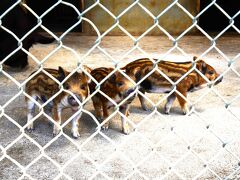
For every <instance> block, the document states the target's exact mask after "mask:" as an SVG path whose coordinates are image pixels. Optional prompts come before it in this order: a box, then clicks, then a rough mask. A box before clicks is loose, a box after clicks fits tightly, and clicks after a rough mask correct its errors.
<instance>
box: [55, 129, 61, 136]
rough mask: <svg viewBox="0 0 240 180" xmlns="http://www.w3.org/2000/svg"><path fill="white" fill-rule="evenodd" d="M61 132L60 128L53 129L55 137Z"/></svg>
mask: <svg viewBox="0 0 240 180" xmlns="http://www.w3.org/2000/svg"><path fill="white" fill-rule="evenodd" d="M59 133H60V130H58V129H55V128H54V129H53V137H55V136H56V135H58V134H59Z"/></svg>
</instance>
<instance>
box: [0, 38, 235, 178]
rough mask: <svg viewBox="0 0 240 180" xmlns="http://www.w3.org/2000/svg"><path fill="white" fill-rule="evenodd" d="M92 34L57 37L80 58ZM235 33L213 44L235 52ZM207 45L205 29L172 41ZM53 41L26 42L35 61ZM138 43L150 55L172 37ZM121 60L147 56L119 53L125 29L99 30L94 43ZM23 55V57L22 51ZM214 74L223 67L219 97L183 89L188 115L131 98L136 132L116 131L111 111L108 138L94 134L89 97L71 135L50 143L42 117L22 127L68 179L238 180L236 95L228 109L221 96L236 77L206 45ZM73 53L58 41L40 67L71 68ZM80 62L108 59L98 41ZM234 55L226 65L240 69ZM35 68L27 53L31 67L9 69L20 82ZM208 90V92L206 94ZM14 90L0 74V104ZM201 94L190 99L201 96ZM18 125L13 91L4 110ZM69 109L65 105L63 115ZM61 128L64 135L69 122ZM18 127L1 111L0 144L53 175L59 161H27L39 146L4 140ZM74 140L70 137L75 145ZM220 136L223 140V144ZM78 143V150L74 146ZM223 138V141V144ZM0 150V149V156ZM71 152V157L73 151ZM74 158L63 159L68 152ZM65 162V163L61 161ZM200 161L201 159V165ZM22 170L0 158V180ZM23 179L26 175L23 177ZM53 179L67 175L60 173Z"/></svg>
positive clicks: (197, 48) (19, 107)
mask: <svg viewBox="0 0 240 180" xmlns="http://www.w3.org/2000/svg"><path fill="white" fill-rule="evenodd" d="M95 40H96V37H95V36H79V35H77V34H69V35H67V36H66V37H65V38H64V41H63V43H64V45H65V46H68V47H71V48H73V49H74V50H75V51H76V52H77V54H78V55H80V57H83V55H84V54H86V53H87V51H88V50H89V48H90V47H92V46H93V45H94V42H95ZM239 44H240V37H239V35H223V36H222V37H220V38H219V40H218V41H217V47H218V48H219V49H220V50H221V51H222V52H223V53H224V54H225V55H226V56H227V57H228V58H230V59H232V58H234V57H235V56H237V55H239V52H240V47H239ZM210 45H211V43H210V41H209V40H208V39H207V38H206V37H204V36H186V37H183V38H182V39H181V40H180V41H179V47H180V48H182V49H183V50H184V51H185V52H186V53H188V54H189V55H190V56H192V55H200V54H202V53H203V52H205V51H206V50H207V49H208V48H209V46H210ZM57 46H58V45H57V44H55V43H53V44H49V45H40V44H38V45H34V46H33V48H31V49H30V53H32V54H33V55H34V56H35V57H36V58H37V59H38V60H40V61H41V60H42V59H43V58H44V57H45V56H46V55H47V54H48V53H49V52H51V51H53V50H54V49H55V48H56V47H57ZM139 46H140V47H141V48H142V49H143V50H144V51H145V52H146V53H148V54H149V55H150V56H151V57H155V58H158V57H161V56H162V55H163V54H164V53H166V52H167V51H168V50H169V49H170V48H171V47H172V43H171V41H169V40H168V39H167V38H166V37H164V36H146V37H144V38H143V39H142V40H141V41H140V42H139ZM100 47H101V48H103V49H105V50H106V52H107V53H109V54H110V55H111V56H112V57H113V58H114V59H115V60H117V61H120V66H122V65H124V64H126V63H127V62H129V61H132V60H135V59H137V58H141V57H146V55H145V54H143V53H142V52H140V51H139V50H134V51H132V52H131V53H129V54H128V55H126V56H124V55H125V54H126V53H127V52H128V51H129V50H130V49H131V48H132V47H133V42H132V41H131V39H130V38H128V37H125V36H115V37H111V36H108V37H105V38H104V39H103V40H102V42H101V43H100ZM29 59H30V58H29ZM164 59H166V60H170V61H187V60H189V59H188V58H186V57H184V56H183V55H182V54H181V52H180V51H178V50H174V51H172V52H171V53H170V54H169V55H168V56H167V57H165V58H164ZM203 59H204V60H205V61H206V62H207V63H209V64H211V65H212V66H213V67H215V69H216V70H217V71H218V72H219V73H225V75H224V80H223V82H222V83H221V84H219V85H217V86H216V87H214V89H215V90H216V91H217V92H218V93H219V94H220V95H221V98H220V97H219V96H218V95H216V94H215V93H214V92H213V91H212V90H209V89H208V88H206V89H202V90H199V91H196V92H194V93H190V94H189V97H188V99H189V101H190V102H192V103H194V104H195V105H194V107H195V110H196V111H197V112H198V115H197V114H196V113H192V114H191V115H190V116H183V115H181V111H180V108H179V106H178V104H177V103H175V104H174V107H173V108H172V113H171V115H169V116H168V115H164V114H163V113H162V109H163V108H162V104H161V105H160V106H159V107H158V111H156V112H146V111H143V110H142V109H141V108H140V106H139V101H138V99H135V100H134V102H133V104H132V106H131V109H130V116H129V120H131V121H132V122H133V123H134V125H135V126H136V131H134V132H132V133H131V134H130V135H129V136H126V135H123V134H122V133H121V132H120V117H119V115H118V114H116V116H114V117H113V118H112V119H111V125H110V129H109V130H108V131H107V132H103V134H105V135H107V136H108V137H109V138H110V140H111V141H109V140H107V139H106V138H104V137H103V135H101V134H99V133H96V136H94V137H93V138H91V140H89V137H90V136H91V135H92V134H93V133H95V132H96V127H97V125H96V123H95V122H94V120H93V119H92V117H91V116H90V115H92V114H94V112H93V108H92V102H91V101H89V102H88V103H87V104H86V106H85V110H87V111H88V112H89V113H88V114H87V113H84V115H83V117H82V118H81V120H80V134H81V137H80V138H79V139H77V140H73V139H72V142H71V141H69V140H68V138H66V137H65V136H63V135H62V136H60V137H59V138H57V139H56V140H55V141H54V142H53V143H52V144H51V145H49V146H48V144H47V143H48V142H49V141H50V140H52V138H53V137H52V127H50V126H49V124H48V122H47V119H46V117H42V116H41V117H40V118H38V119H37V120H36V123H35V131H34V132H32V133H31V134H30V133H27V135H28V136H30V137H31V138H32V139H34V140H35V141H36V142H37V143H38V144H39V145H41V146H46V145H47V147H46V149H45V154H46V155H48V156H49V157H51V159H52V161H54V162H55V163H58V164H59V165H60V166H61V167H64V169H63V172H64V173H65V174H66V175H68V176H69V177H71V178H72V179H87V178H90V177H92V178H93V179H106V177H105V176H104V175H102V174H101V173H98V170H99V172H104V173H105V175H107V176H108V177H109V178H111V179H123V178H126V177H127V178H128V179H146V178H148V179H160V178H163V179H169V180H170V179H171V180H174V179H194V178H195V179H221V178H222V179H225V178H228V179H240V164H239V162H240V150H239V149H240V101H239V98H238V99H236V100H235V101H234V102H233V103H231V105H230V106H229V108H228V109H226V108H225V103H224V102H223V100H222V99H224V100H225V101H226V102H231V100H233V99H234V98H235V97H236V96H237V95H239V94H240V86H239V83H240V77H238V76H237V75H236V74H235V73H234V72H233V71H232V70H228V66H227V65H228V63H227V61H226V60H225V59H224V57H222V56H221V54H219V53H218V52H217V51H216V50H211V51H210V52H209V53H207V54H206V55H205V56H204V58H203ZM77 61H78V60H77V58H76V56H74V54H73V53H72V52H71V51H69V50H67V49H64V48H61V49H60V50H58V51H57V52H56V53H55V54H53V55H52V56H50V58H49V59H48V60H47V61H46V62H45V63H44V67H52V68H57V67H58V66H59V65H61V66H63V67H65V68H66V69H68V70H72V69H73V68H74V67H76V64H77ZM82 62H83V63H84V64H87V65H88V66H90V67H92V68H94V67H99V66H113V65H114V63H112V60H111V59H110V58H109V57H107V56H106V55H104V53H103V52H101V51H100V50H99V49H98V48H96V49H94V50H93V51H92V52H91V53H90V54H89V55H88V56H87V57H86V58H85V59H82ZM239 62H240V57H238V58H237V59H236V61H235V63H234V64H233V68H234V69H235V70H236V71H237V72H238V73H240V63H239ZM35 69H37V65H36V64H34V62H33V61H32V60H31V59H30V66H29V67H28V69H26V70H25V71H21V72H19V71H13V70H10V69H8V68H5V69H4V70H5V71H6V72H8V73H9V74H10V75H11V76H12V77H14V78H15V79H16V80H17V81H19V82H23V81H24V80H25V79H26V78H27V77H28V75H29V74H30V73H31V72H32V71H34V70H35ZM208 91H210V92H209V93H207V92H208ZM17 92H19V89H18V88H17V86H16V85H14V83H13V82H12V81H11V80H9V79H8V78H6V77H5V76H4V75H3V74H0V98H1V101H0V105H1V106H3V105H4V104H5V103H7V102H8V101H9V100H10V99H11V98H12V97H13V95H14V94H16V93H17ZM146 96H147V97H148V98H150V99H151V101H153V102H154V103H157V102H158V101H159V100H161V99H162V98H164V95H156V94H147V95H146ZM200 96H203V97H202V98H201V100H199V101H197V102H196V100H197V99H198V98H199V97H200ZM4 112H5V114H7V115H8V116H10V117H11V118H12V119H14V120H15V121H16V123H18V124H19V125H21V126H23V125H24V124H25V123H26V107H25V104H24V97H23V95H19V96H18V97H16V98H15V99H14V100H13V101H12V102H11V103H10V104H9V105H8V106H7V107H6V108H5V109H4ZM70 115H71V114H70V113H69V111H67V110H66V111H65V113H64V119H67V118H68V117H69V116H70ZM63 131H64V132H65V133H66V135H67V136H70V125H67V126H66V127H65V128H64V129H63ZM19 135H21V133H20V132H19V128H18V127H17V126H16V125H14V124H13V123H11V122H10V121H9V120H8V119H7V118H6V117H5V116H3V117H1V118H0V147H4V148H6V147H7V154H8V155H9V156H10V157H12V158H14V159H15V160H16V161H18V162H19V163H20V164H21V165H22V166H23V167H25V166H27V167H28V168H27V169H26V172H27V173H28V174H29V175H30V176H31V177H33V178H34V179H53V178H54V177H56V176H57V175H58V174H59V170H58V167H57V166H55V165H54V164H53V163H52V162H51V161H49V159H47V158H46V157H42V158H39V160H38V161H37V162H36V163H34V164H31V165H30V167H29V163H31V161H33V160H34V159H36V158H37V157H38V156H39V155H40V154H41V153H40V151H39V148H38V147H37V146H36V145H34V144H33V143H31V142H30V141H29V140H28V139H27V138H26V137H23V138H21V139H20V140H18V141H17V142H16V143H15V144H13V145H12V146H11V147H8V146H9V145H10V143H11V142H12V141H13V140H15V139H16V138H17V137H18V136H19ZM74 143H75V144H74ZM225 143H226V145H225ZM76 145H77V146H78V147H81V151H79V150H78V148H77V146H76ZM224 145H225V146H224ZM2 154H3V152H2V151H0V158H1V156H2ZM75 156H76V157H75ZM73 157H74V158H75V159H73V161H70V159H71V158H73ZM66 163H67V164H68V165H67V166H66V167H65V164H66ZM205 165H207V166H205ZM21 175H22V173H21V169H20V168H19V167H17V166H16V165H15V164H14V163H12V162H11V161H10V160H9V159H7V158H3V159H2V158H1V161H0V179H18V178H19V177H20V176H21ZM24 179H28V178H27V177H25V178H24ZM60 179H67V178H66V177H64V176H62V177H61V178H60Z"/></svg>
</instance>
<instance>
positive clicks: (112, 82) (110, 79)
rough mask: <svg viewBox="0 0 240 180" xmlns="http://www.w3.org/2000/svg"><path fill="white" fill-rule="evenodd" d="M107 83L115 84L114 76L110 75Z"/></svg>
mask: <svg viewBox="0 0 240 180" xmlns="http://www.w3.org/2000/svg"><path fill="white" fill-rule="evenodd" d="M108 81H109V82H110V83H111V84H115V82H116V74H112V75H111V76H110V77H109V78H108Z"/></svg>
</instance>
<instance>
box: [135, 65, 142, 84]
mask: <svg viewBox="0 0 240 180" xmlns="http://www.w3.org/2000/svg"><path fill="white" fill-rule="evenodd" d="M133 74H134V77H135V78H136V82H138V81H140V79H141V68H140V67H138V68H136V69H134V70H133Z"/></svg>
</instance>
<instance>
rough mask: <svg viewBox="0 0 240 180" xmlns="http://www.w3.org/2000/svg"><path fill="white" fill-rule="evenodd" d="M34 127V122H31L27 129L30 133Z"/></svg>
mask: <svg viewBox="0 0 240 180" xmlns="http://www.w3.org/2000/svg"><path fill="white" fill-rule="evenodd" d="M33 130H34V128H33V124H30V125H29V126H28V127H27V131H28V132H29V133H31V132H33Z"/></svg>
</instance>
